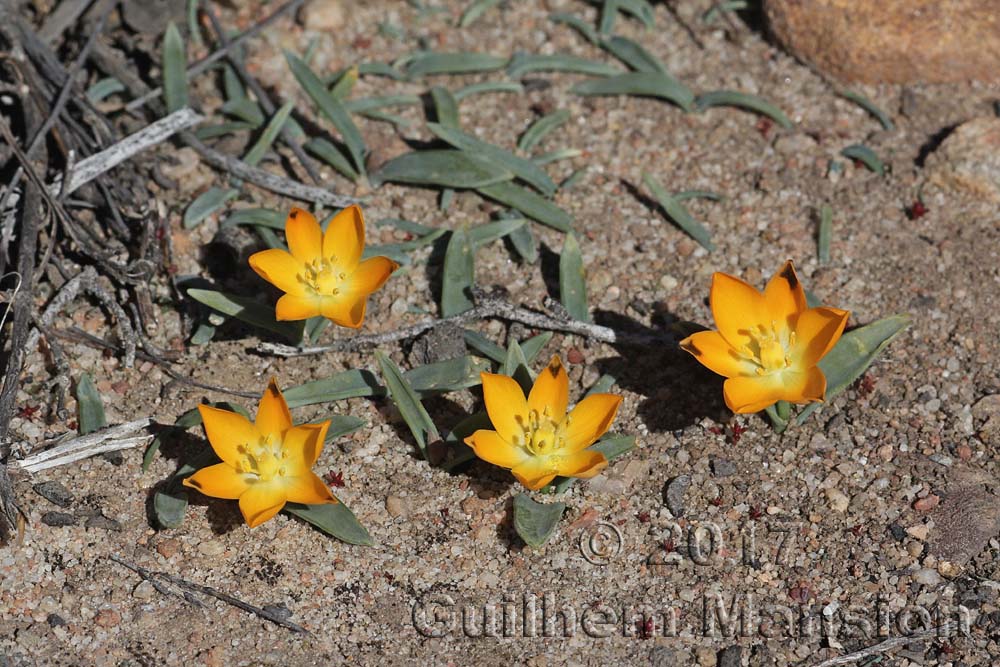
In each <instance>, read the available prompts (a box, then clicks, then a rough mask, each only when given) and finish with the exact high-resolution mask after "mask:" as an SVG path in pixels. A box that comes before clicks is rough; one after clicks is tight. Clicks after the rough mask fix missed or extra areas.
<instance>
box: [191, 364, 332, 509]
mask: <svg viewBox="0 0 1000 667" xmlns="http://www.w3.org/2000/svg"><path fill="white" fill-rule="evenodd" d="M198 411H199V412H200V413H201V418H202V420H203V421H204V423H205V432H206V433H207V434H208V441H209V443H211V445H212V449H214V450H215V453H216V454H217V455H218V456H219V458H220V459H222V463H217V464H216V465H211V466H207V467H205V468H202V469H201V470H199V471H198V472H196V473H195V474H193V475H191V476H190V477H188V478H187V479H185V480H184V485H185V486H189V487H191V488H192V489H197V490H199V491H201V492H202V493H204V494H205V495H206V496H212V497H213V498H226V499H228V500H237V499H239V501H240V511H241V512H242V513H243V518H244V519H246V522H247V524H249V525H250V527H251V528H254V527H256V526H259V525H260V524H262V523H264V522H265V521H267V520H268V519H270V518H271V517H273V516H274V515H275V514H277V513H278V512H279V511H280V510H281V508H282V507H284V506H285V503H286V502H292V503H302V504H305V505H321V504H324V503H335V502H337V499H336V498H334V497H333V494H332V493H330V489H329V488H327V486H326V484H324V483H323V480H322V479H320V478H319V477H318V476H317V475H316V474H315V473H314V472H313V471H312V467H313V466H314V465H315V464H316V459H318V458H319V454H320V452H321V451H322V450H323V440H324V439H325V438H326V430H327V428H329V426H330V422H329V421H325V422H323V423H322V424H301V425H299V426H292V415H291V413H289V412H288V404H287V403H285V397H284V396H282V395H281V391H280V390H279V389H278V385H277V383H276V382H275V381H274V380H273V379H272V380H271V382H270V383H269V384H268V386H267V390H266V391H265V392H264V396H263V397H262V398H261V399H260V405H259V406H258V408H257V419H256V420H255V422H253V423H251V422H250V420H248V419H247V418H246V417H244V416H243V415H240V414H237V413H235V412H229V411H228V410H221V409H219V408H213V407H211V406H208V405H199V406H198Z"/></svg>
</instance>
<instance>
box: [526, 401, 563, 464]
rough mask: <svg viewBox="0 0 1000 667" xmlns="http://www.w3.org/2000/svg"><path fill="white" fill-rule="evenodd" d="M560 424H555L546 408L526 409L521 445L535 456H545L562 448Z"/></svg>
mask: <svg viewBox="0 0 1000 667" xmlns="http://www.w3.org/2000/svg"><path fill="white" fill-rule="evenodd" d="M561 427H562V424H557V423H556V422H555V421H554V420H553V419H552V417H550V416H549V414H548V409H546V410H545V411H544V412H542V413H539V412H538V410H529V411H528V422H527V423H526V424H521V428H522V429H523V432H522V435H521V443H520V444H521V445H522V446H523V447H524V448H525V449H527V450H528V451H529V452H531V453H532V454H534V455H535V456H547V455H549V454H552V453H554V452H557V451H558V450H560V449H562V448H563V436H562V428H561Z"/></svg>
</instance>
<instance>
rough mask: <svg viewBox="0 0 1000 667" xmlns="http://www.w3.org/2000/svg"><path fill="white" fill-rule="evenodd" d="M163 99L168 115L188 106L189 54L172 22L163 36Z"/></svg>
mask: <svg viewBox="0 0 1000 667" xmlns="http://www.w3.org/2000/svg"><path fill="white" fill-rule="evenodd" d="M162 66H163V97H164V99H165V100H166V103H167V113H173V112H175V111H177V110H178V109H183V108H184V107H186V106H187V105H188V93H187V53H186V52H185V49H184V40H183V39H182V38H181V33H180V31H179V30H178V29H177V26H176V25H174V23H173V22H172V21H171V22H170V23H168V24H167V31H166V33H165V34H164V36H163V63H162Z"/></svg>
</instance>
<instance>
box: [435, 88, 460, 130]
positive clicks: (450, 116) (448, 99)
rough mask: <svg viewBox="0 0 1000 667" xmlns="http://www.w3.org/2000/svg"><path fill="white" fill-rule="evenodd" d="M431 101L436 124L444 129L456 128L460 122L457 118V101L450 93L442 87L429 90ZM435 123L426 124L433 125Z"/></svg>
mask: <svg viewBox="0 0 1000 667" xmlns="http://www.w3.org/2000/svg"><path fill="white" fill-rule="evenodd" d="M431 101H432V102H433V103H434V117H435V118H437V121H438V123H440V124H441V125H443V126H446V127H458V126H459V125H461V121H460V120H459V116H458V100H456V99H455V96H454V95H452V94H451V91H450V90H448V89H447V88H444V87H443V86H434V87H432V88H431ZM434 124H435V123H428V125H434Z"/></svg>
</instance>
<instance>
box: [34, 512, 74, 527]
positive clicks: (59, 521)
mask: <svg viewBox="0 0 1000 667" xmlns="http://www.w3.org/2000/svg"><path fill="white" fill-rule="evenodd" d="M42 523H44V524H45V525H46V526H55V527H62V526H75V525H76V517H75V516H73V515H72V514H69V513H68V512H46V513H45V514H43V515H42Z"/></svg>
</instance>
